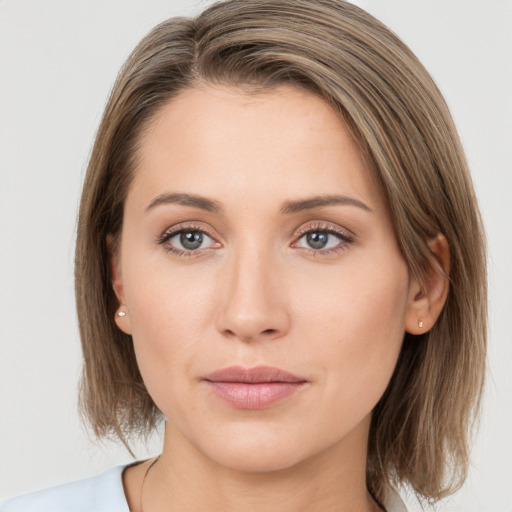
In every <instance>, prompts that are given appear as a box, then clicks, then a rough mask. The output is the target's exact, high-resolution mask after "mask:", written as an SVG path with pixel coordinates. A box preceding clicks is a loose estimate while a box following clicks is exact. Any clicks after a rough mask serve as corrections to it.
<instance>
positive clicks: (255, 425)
mask: <svg viewBox="0 0 512 512" xmlns="http://www.w3.org/2000/svg"><path fill="white" fill-rule="evenodd" d="M119 262H120V263H119V274H120V275H121V276H122V277H121V280H122V293H121V296H122V298H123V300H124V303H125V304H126V307H127V309H128V311H129V316H130V329H131V334H132V336H133V343H134V345H135V350H136V354H137V360H138V364H139V367H140V370H141V373H142V376H143V378H144V382H145V384H146V386H147V388H148V391H149V393H150V394H151V396H152V398H153V399H154V401H155V403H156V404H157V406H158V407H159V408H160V410H161V411H162V412H163V414H164V415H165V417H166V418H167V419H168V428H167V431H168V433H167V432H166V436H167V435H168V436H170V437H171V438H172V439H174V442H181V443H185V444H187V445H188V446H189V447H190V449H191V450H193V451H194V453H200V454H201V456H204V457H206V458H207V459H209V460H212V461H214V462H215V463H217V464H220V465H222V466H225V467H231V468H238V469H247V470H255V469H258V470H273V469H282V468H287V467H291V466H293V465H295V464H298V463H300V462H301V461H303V460H306V459H308V458H311V457H320V456H322V454H324V453H326V450H327V449H330V450H331V452H332V450H339V451H340V453H344V454H345V456H348V457H349V456H350V454H353V456H355V454H356V453H358V454H360V453H364V451H365V449H366V448H365V447H366V441H367V435H368V428H369V417H370V414H371V410H372V408H373V407H374V406H375V404H376V403H377V401H378V400H379V398H380V397H381V396H382V394H383V392H384V390H385V388H386V386H387V383H388V381H389V379H390V377H391V374H392V372H393V369H394V366H395V364H396V361H397V358H398V354H399V351H400V347H401V344H402V340H403V335H404V322H405V316H406V313H407V308H408V306H409V302H410V301H409V288H410V283H409V276H408V270H407V266H406V264H405V262H404V260H403V258H402V256H401V254H400V251H399V249H398V246H397V242H396V238H395V234H394V230H393V226H392V223H391V220H390V216H389V214H388V212H387V210H386V207H385V204H384V201H383V198H382V196H381V194H380V192H379V190H378V189H377V187H376V186H375V184H374V183H373V181H372V179H371V176H370V173H369V171H368V169H367V167H366V165H365V163H364V160H363V158H362V157H361V154H360V152H359V150H358V147H357V146H356V144H355V143H354V141H353V139H352V137H351V136H350V133H349V131H348V129H347V128H346V126H345V125H344V124H343V122H342V121H341V119H340V118H339V116H338V115H337V114H336V113H335V112H334V111H333V110H332V109H331V108H330V107H329V106H328V105H327V104H326V103H324V102H323V101H322V100H321V99H320V98H318V97H316V96H314V95H312V94H311V93H308V92H305V91H302V90H299V89H295V88H293V87H290V86H282V87H279V88H276V89H274V90H272V91H269V92H266V93H262V94H257V95H254V96H251V97H248V96H247V95H245V94H244V93H243V92H241V91H240V90H237V89H235V88H230V87H213V86H203V87H200V88H196V89H190V90H187V91H184V92H183V93H182V94H181V95H180V96H178V97H177V98H175V99H173V100H172V101H171V102H170V103H168V104H167V105H166V106H164V107H163V108H162V109H161V111H160V112H159V114H158V115H157V116H156V118H155V120H154V122H153V123H152V124H151V125H150V127H149V128H148V130H147V131H146V132H145V134H144V137H143V139H142V141H141V149H140V154H139V167H138V169H137V172H136V174H135V177H134V181H133V182H132V184H131V187H130V190H129V193H128V197H127V201H126V205H125V219H124V224H123V233H122V242H121V250H120V258H119ZM258 366H265V367H275V368H278V369H281V370H282V371H284V372H288V373H290V374H292V375H294V376H296V377H298V378H300V379H302V380H301V384H303V385H301V386H299V385H295V386H294V385H292V384H290V383H288V385H284V384H283V386H282V387H281V388H279V389H278V388H277V386H275V387H273V388H270V387H268V386H267V388H268V389H267V391H262V392H261V393H262V394H258V393H259V392H258V391H257V389H256V388H252V389H251V390H249V391H248V390H247V386H245V387H244V386H243V385H240V386H239V387H238V388H236V389H235V386H234V385H232V386H231V387H230V385H229V384H227V385H224V384H219V385H217V384H215V385H212V384H211V382H210V381H209V380H208V379H207V378H206V377H207V376H210V375H211V374H214V373H215V372H218V371H219V370H221V369H225V368H228V367H239V368H240V367H241V368H242V369H248V368H249V369H250V368H255V367H258ZM253 377H254V376H253ZM254 378H257V377H254ZM279 378H281V380H282V379H283V376H282V375H281V376H280V377H279ZM278 380H279V379H278ZM222 386H224V387H222ZM231 388H233V389H235V391H233V389H231ZM262 389H263V388H262ZM236 392H238V393H242V394H243V393H246V395H244V396H243V397H242V398H236V399H233V396H232V395H233V393H236ZM265 392H267V393H273V395H272V396H274V397H275V400H273V401H272V400H268V403H267V402H265V400H267V399H268V396H263V395H264V394H265ZM223 393H224V395H223ZM230 393H231V395H230ZM250 393H252V394H250ZM226 396H227V398H226ZM230 397H231V398H230ZM237 400H238V401H237ZM244 400H245V402H244ZM244 404H245V405H247V404H249V405H250V407H249V406H247V407H245V406H244ZM178 440H180V441H178Z"/></svg>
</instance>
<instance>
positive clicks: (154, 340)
mask: <svg viewBox="0 0 512 512" xmlns="http://www.w3.org/2000/svg"><path fill="white" fill-rule="evenodd" d="M123 279H124V281H125V283H126V284H125V288H126V297H127V305H128V308H129V313H130V317H131V325H132V338H133V343H134V346H135V353H136V356H137V363H138V366H139V369H140V372H141V374H142V377H143V379H144V382H145V384H146V386H147V388H148V391H149V392H150V394H151V396H152V398H153V399H154V400H155V402H156V403H157V405H158V406H159V407H160V409H163V412H164V413H165V412H166V410H167V409H172V408H173V407H176V406H177V404H175V403H174V401H173V393H171V392H172V391H174V390H175V391H176V393H177V394H180V393H181V394H183V393H184V392H185V388H184V379H183V377H182V376H183V375H184V374H187V375H191V374H192V373H193V372H192V370H191V368H192V366H193V363H194V361H195V360H197V355H198V350H200V348H201V347H202V346H203V344H204V342H205V340H207V339H208V337H209V336H208V333H207V330H208V329H209V328H211V318H212V307H213V304H215V301H214V300H213V299H212V293H213V291H214V283H213V282H212V278H211V276H210V277H209V276H208V273H206V272H205V273H204V275H199V274H198V275H197V276H196V279H194V281H193V282H191V280H190V275H188V274H187V275H185V273H183V272H181V273H180V271H179V270H178V271H174V272H170V271H169V267H168V266H166V265H165V259H164V263H163V265H162V264H161V263H155V264H151V263H150V264H148V263H146V264H145V265H143V266H142V265H139V264H137V259H136V258H133V260H132V258H130V259H129V260H128V261H127V262H126V266H125V277H123ZM210 337H211V336H210ZM163 400H165V402H166V403H167V402H171V401H172V403H167V406H165V405H164V404H163V403H162V401H163Z"/></svg>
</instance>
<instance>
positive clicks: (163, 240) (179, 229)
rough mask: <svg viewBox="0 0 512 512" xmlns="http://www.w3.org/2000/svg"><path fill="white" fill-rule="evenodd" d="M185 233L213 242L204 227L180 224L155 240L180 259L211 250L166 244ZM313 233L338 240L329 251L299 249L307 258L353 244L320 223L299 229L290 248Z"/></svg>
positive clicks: (350, 238) (346, 235)
mask: <svg viewBox="0 0 512 512" xmlns="http://www.w3.org/2000/svg"><path fill="white" fill-rule="evenodd" d="M187 232H198V233H202V234H205V235H207V236H208V237H210V238H211V239H212V240H215V239H214V237H213V235H212V234H211V233H210V232H209V231H208V230H207V229H205V227H204V226H199V225H196V224H186V225H184V224H180V225H178V226H175V227H173V228H171V229H168V230H166V231H165V232H164V233H162V235H160V236H159V237H158V238H157V243H158V244H159V245H161V246H163V248H164V250H165V251H167V252H169V253H172V254H175V255H176V256H180V257H188V258H190V257H194V256H200V255H201V254H203V253H204V251H209V250H212V248H206V249H199V250H182V249H177V248H176V247H173V246H172V245H170V244H168V243H167V242H168V241H169V240H170V239H171V238H173V237H175V236H176V235H179V234H181V233H187ZM315 232H322V233H327V234H328V235H333V236H335V237H336V238H338V239H339V243H338V245H336V246H335V247H331V248H329V249H311V248H309V249H308V248H306V247H300V249H302V250H303V251H305V252H306V254H308V255H309V256H319V255H320V256H330V255H333V254H338V253H339V252H342V251H344V250H346V249H347V248H348V246H349V245H350V244H352V243H353V242H354V236H353V235H352V234H350V233H349V232H348V231H345V230H342V229H336V228H333V227H332V226H331V225H328V224H322V223H315V224H313V225H309V226H307V227H304V228H301V229H300V230H299V231H298V233H297V237H296V241H295V242H293V244H292V247H293V246H294V245H295V244H296V243H298V242H299V240H301V238H302V237H304V236H305V235H307V234H308V233H315Z"/></svg>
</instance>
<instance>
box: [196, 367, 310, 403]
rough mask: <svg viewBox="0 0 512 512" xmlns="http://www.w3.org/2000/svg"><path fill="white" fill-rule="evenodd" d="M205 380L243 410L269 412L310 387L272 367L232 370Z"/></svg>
mask: <svg viewBox="0 0 512 512" xmlns="http://www.w3.org/2000/svg"><path fill="white" fill-rule="evenodd" d="M203 380H204V382H206V384H207V385H208V386H209V387H210V388H211V389H212V391H213V392H214V393H215V394H216V395H217V396H218V397H219V398H222V399H223V400H225V401H226V402H228V403H230V404H231V405H233V406H234V407H237V408H239V409H265V408H266V407H270V406H271V405H273V404H275V403H276V402H278V401H280V400H282V399H284V398H286V397H289V396H291V395H293V394H294V393H296V392H297V391H298V390H300V389H302V388H303V387H304V386H305V385H306V384H307V383H308V381H307V380H306V379H304V378H303V377H298V376H296V375H293V374H291V373H289V372H285V371H284V370H281V369H279V368H274V367H271V366H256V367H255V368H243V367H242V366H230V367H228V368H223V369H222V370H217V371H215V372H213V373H210V374H209V375H206V376H205V377H203Z"/></svg>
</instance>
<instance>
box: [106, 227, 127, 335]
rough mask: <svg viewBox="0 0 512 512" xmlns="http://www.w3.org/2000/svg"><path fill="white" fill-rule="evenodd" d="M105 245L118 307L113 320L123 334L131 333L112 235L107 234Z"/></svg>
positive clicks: (117, 256)
mask: <svg viewBox="0 0 512 512" xmlns="http://www.w3.org/2000/svg"><path fill="white" fill-rule="evenodd" d="M107 247H108V254H109V263H110V275H111V276H112V287H113V288H114V293H115V294H116V297H117V302H118V305H119V307H118V308H117V310H116V313H115V315H116V316H115V322H116V325H117V327H119V329H120V330H121V331H123V332H124V333H125V334H131V333H132V328H131V322H130V315H129V312H128V308H127V306H126V301H125V297H124V288H123V278H122V274H121V264H120V260H119V251H118V250H116V249H115V248H114V242H113V237H112V235H110V234H109V235H107Z"/></svg>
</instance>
